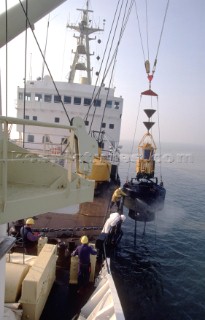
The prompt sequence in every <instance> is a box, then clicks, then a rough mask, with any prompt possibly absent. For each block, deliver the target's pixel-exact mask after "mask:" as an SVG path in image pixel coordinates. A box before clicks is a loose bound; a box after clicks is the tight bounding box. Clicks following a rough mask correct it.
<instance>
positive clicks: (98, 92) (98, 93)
mask: <svg viewBox="0 0 205 320" xmlns="http://www.w3.org/2000/svg"><path fill="white" fill-rule="evenodd" d="M119 3H120V1H118V3H117V7H116V10H115V15H114V18H113V21H112V25H111V30H110V33H109V36H108V41H107V44H106V50H105V53H106V51H107V45H108V43H109V41H110V37H111V33H112V29H113V26H114V22H115V18H116V14H117V11H118V6H119ZM122 6H123V1H122V3H121V7H120V10H119V14H118V18H117V21H116V25H115V30H114V33H113V37H112V40H111V45H110V50H109V52H108V57H107V61H106V64H105V69H104V73H103V77H102V81H101V85H100V88H99V90H98V91H97V94H96V96H95V98H96V97H97V96H98V97H99V95H100V91H101V88H102V85H103V83H104V80H105V78H106V77H105V73H106V70H107V65H108V62H109V56H110V53H111V50H112V47H113V42H114V38H115V35H116V31H117V26H118V22H119V18H120V15H121V10H122ZM104 57H105V54H104V56H103V58H104ZM101 67H102V64H101ZM100 70H101V69H100ZM107 97H108V95H107V96H106V101H107ZM93 101H94V100H93ZM105 105H106V103H105ZM95 113H96V109H94V112H93V116H92V121H91V124H90V129H89V133H90V131H91V129H92V125H93V121H94V116H95ZM101 124H102V120H101ZM100 132H101V128H100ZM99 135H100V133H99Z"/></svg>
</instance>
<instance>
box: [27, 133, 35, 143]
mask: <svg viewBox="0 0 205 320" xmlns="http://www.w3.org/2000/svg"><path fill="white" fill-rule="evenodd" d="M28 142H34V135H32V134H28Z"/></svg>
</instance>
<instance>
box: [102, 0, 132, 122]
mask: <svg viewBox="0 0 205 320" xmlns="http://www.w3.org/2000/svg"><path fill="white" fill-rule="evenodd" d="M133 3H134V0H132V1H131V4H130V6H129V9H128V13H127V16H126V18H125V15H126V8H127V4H128V0H127V2H126V6H125V11H124V16H123V21H124V20H125V22H124V24H123V25H122V27H121V31H120V36H119V40H118V42H117V45H116V48H115V50H114V53H113V55H112V58H111V60H110V63H109V66H108V67H107V69H106V70H105V71H104V78H103V81H104V79H105V78H106V76H107V74H108V71H109V70H110V68H111V66H112V65H113V69H112V74H113V72H114V67H115V64H116V57H117V53H118V48H119V45H120V41H121V39H122V36H123V33H124V31H125V28H126V25H127V22H128V19H129V15H130V13H131V10H132V6H133ZM118 20H119V19H118ZM107 61H108V60H107ZM103 81H102V82H103ZM107 96H108V95H107ZM105 108H106V104H105V107H104V110H105ZM104 112H105V111H104ZM101 123H102V122H101Z"/></svg>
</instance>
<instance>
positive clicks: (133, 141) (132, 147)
mask: <svg viewBox="0 0 205 320" xmlns="http://www.w3.org/2000/svg"><path fill="white" fill-rule="evenodd" d="M141 100H142V95H140V101H139V105H138V113H137V119H136V122H135V131H134V136H133V140H132V146H131V150H130V157H129V161H128V169H127V179H126V180H127V181H128V179H129V173H130V164H131V156H132V154H133V149H134V144H135V136H136V132H137V124H138V119H139V113H140V107H141Z"/></svg>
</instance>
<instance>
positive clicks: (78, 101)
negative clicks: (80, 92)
mask: <svg viewBox="0 0 205 320" xmlns="http://www.w3.org/2000/svg"><path fill="white" fill-rule="evenodd" d="M74 104H77V105H80V104H81V98H79V97H74Z"/></svg>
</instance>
